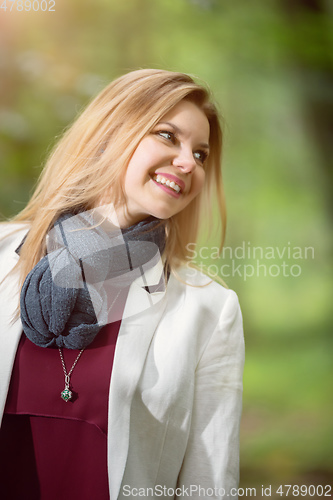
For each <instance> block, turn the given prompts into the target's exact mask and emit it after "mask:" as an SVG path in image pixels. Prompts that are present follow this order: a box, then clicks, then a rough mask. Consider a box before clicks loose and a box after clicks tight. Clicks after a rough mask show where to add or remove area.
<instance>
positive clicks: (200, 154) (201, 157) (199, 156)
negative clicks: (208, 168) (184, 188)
mask: <svg viewBox="0 0 333 500" xmlns="http://www.w3.org/2000/svg"><path fill="white" fill-rule="evenodd" d="M194 158H195V159H196V160H198V161H199V162H200V163H201V164H202V165H203V164H204V163H205V161H206V160H207V158H208V153H206V151H195V152H194Z"/></svg>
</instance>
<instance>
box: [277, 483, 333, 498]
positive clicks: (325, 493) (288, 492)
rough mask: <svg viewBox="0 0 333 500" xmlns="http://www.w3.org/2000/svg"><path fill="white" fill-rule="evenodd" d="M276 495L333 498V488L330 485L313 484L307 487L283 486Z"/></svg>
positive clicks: (303, 485)
mask: <svg viewBox="0 0 333 500" xmlns="http://www.w3.org/2000/svg"><path fill="white" fill-rule="evenodd" d="M276 493H277V494H278V495H280V496H281V497H288V496H290V497H299V496H300V497H305V496H309V497H316V498H317V497H331V496H332V486H331V485H329V484H326V485H321V484H317V485H316V486H315V485H313V484H310V485H307V484H302V485H297V484H283V485H282V484H281V485H280V486H279V487H278V488H277V490H276Z"/></svg>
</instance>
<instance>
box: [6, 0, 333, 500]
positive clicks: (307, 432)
mask: <svg viewBox="0 0 333 500" xmlns="http://www.w3.org/2000/svg"><path fill="white" fill-rule="evenodd" d="M1 2H2V0H1ZM1 2H0V3H1ZM39 3H40V6H41V2H39ZM53 4H54V7H53V9H54V11H52V12H51V11H49V10H47V11H45V12H42V11H41V10H39V11H37V6H38V5H39V4H38V3H35V4H34V6H35V11H34V10H32V9H31V10H30V11H27V10H26V9H28V6H29V2H28V3H25V2H18V0H16V3H15V4H14V2H10V1H9V0H7V2H4V3H2V4H1V7H0V74H1V77H0V89H1V91H0V213H1V217H2V218H6V217H10V216H12V215H14V214H15V213H17V212H18V211H20V210H21V209H22V208H23V207H24V205H25V203H26V202H27V200H28V198H29V196H30V194H31V190H32V187H33V185H34V182H35V181H36V178H37V176H38V174H39V172H40V169H41V165H42V164H43V161H44V160H45V158H46V156H47V151H48V150H49V148H50V146H51V145H52V144H54V142H55V140H56V137H57V136H59V135H60V134H61V132H62V130H63V129H64V127H65V126H67V125H68V124H69V123H70V122H71V121H72V120H73V119H74V118H75V116H76V115H77V113H78V112H79V111H80V109H82V107H83V106H85V105H86V104H87V102H88V101H89V100H90V99H91V97H92V96H94V95H96V93H98V91H99V90H101V89H102V88H103V87H104V86H105V85H106V84H107V83H108V82H109V81H110V80H112V79H113V78H115V77H117V76H120V75H121V74H123V73H125V72H127V71H129V70H132V69H137V68H140V67H143V68H146V67H156V68H163V69H170V70H179V71H183V72H187V73H190V74H193V75H197V76H198V77H199V78H200V79H202V80H204V81H207V82H208V83H209V85H210V86H211V88H212V89H213V92H214V95H215V97H216V100H217V101H218V103H219V104H220V109H221V112H222V114H223V116H224V119H225V149H224V164H223V169H224V179H225V189H226V197H227V206H228V230H227V239H226V247H227V249H226V252H225V255H224V257H223V256H222V257H221V258H219V259H218V260H216V259H215V260H214V258H213V257H214V255H213V254H214V246H216V244H217V240H216V238H214V236H213V237H212V238H211V239H210V240H206V239H202V242H203V243H202V245H203V247H204V248H203V251H202V253H201V256H200V255H198V256H197V257H196V259H195V260H196V262H197V264H199V263H200V262H202V263H203V264H204V265H205V266H211V267H210V271H211V272H212V273H219V274H220V275H222V277H224V280H225V281H226V283H227V284H228V286H229V287H230V288H233V289H235V290H236V292H237V293H238V295H239V298H240V302H241V306H242V310H243V316H244V326H245V338H246V348H247V362H246V368H245V373H244V410H243V419H242V429H241V487H243V488H244V489H246V488H247V487H252V486H255V487H257V492H256V496H257V497H260V496H262V493H261V485H264V487H268V486H269V485H272V493H271V498H280V495H279V494H278V493H275V490H276V488H277V487H278V486H279V485H280V484H282V485H283V484H291V485H302V484H304V485H310V484H314V485H317V484H323V485H325V484H329V483H331V484H332V482H333V481H332V476H333V452H332V448H333V447H332V435H333V432H332V431H333V425H332V416H333V412H332V407H333V401H332V375H333V373H332V371H333V370H332V291H333V290H332V288H333V287H332V260H331V254H332V246H333V245H332V223H333V197H332V182H333V180H332V179H333V172H332V170H333V169H332V158H333V93H332V89H333V29H332V28H333V22H332V15H333V4H332V3H331V2H329V0H327V1H324V0H262V1H259V0H235V1H230V0H172V1H171V0H126V1H122V2H120V1H119V0H84V1H83V0H71V1H68V0H67V1H65V0H55V1H54V2H49V1H48V2H47V3H46V2H45V1H44V3H43V8H45V6H46V5H47V8H50V7H52V5H53ZM6 5H7V10H5V8H4V6H6ZM10 8H12V11H10ZM207 241H208V242H209V243H207ZM197 250H198V249H197ZM222 266H225V267H222ZM227 266H230V267H227ZM246 266H247V267H246ZM251 266H252V267H251ZM221 268H222V272H221ZM331 493H332V492H331ZM243 496H245V492H244V495H243ZM248 496H249V493H248ZM289 496H291V493H289ZM318 496H320V495H318ZM311 497H312V498H313V495H309V498H311ZM315 497H316V495H315ZM305 498H307V497H305Z"/></svg>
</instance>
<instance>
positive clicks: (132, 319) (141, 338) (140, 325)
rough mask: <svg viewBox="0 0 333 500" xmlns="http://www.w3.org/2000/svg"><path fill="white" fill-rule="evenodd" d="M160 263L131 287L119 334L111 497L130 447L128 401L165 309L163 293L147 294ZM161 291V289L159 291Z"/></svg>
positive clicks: (116, 490) (110, 462)
mask: <svg viewBox="0 0 333 500" xmlns="http://www.w3.org/2000/svg"><path fill="white" fill-rule="evenodd" d="M161 265H162V263H159V264H158V265H157V266H154V268H153V269H151V270H149V271H147V272H145V275H144V276H142V277H140V278H138V279H137V280H136V281H135V282H134V283H133V284H132V286H131V288H130V291H129V295H128V299H127V302H126V307H125V311H124V318H123V320H122V324H121V327H120V330H119V335H118V340H117V345H116V352H115V357H114V362H113V368H112V376H111V384H110V395H109V420H108V469H109V483H110V497H111V498H113V499H115V498H117V497H118V495H119V490H120V487H121V482H122V478H123V475H124V471H125V466H126V459H127V454H128V446H129V431H130V410H131V401H132V398H133V395H134V392H135V389H136V386H137V384H138V381H139V378H140V375H141V372H142V369H143V366H144V363H145V360H146V356H147V351H148V349H149V346H150V343H151V341H152V338H153V335H154V332H155V330H156V327H157V325H158V322H159V320H160V318H161V316H162V314H163V312H164V310H165V307H166V294H165V291H164V292H161V291H160V292H153V293H149V292H148V291H147V289H148V290H153V289H154V287H155V286H156V285H158V283H159V281H160V277H161V272H160V271H161V269H162V272H163V268H161V267H159V266H161ZM158 289H160V287H158Z"/></svg>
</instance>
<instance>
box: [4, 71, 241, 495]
mask: <svg viewBox="0 0 333 500" xmlns="http://www.w3.org/2000/svg"><path fill="white" fill-rule="evenodd" d="M221 145H222V134H221V128H220V124H219V119H218V114H217V111H216V108H215V106H214V105H213V104H212V102H211V100H210V96H209V93H208V91H207V90H206V89H205V88H204V87H203V86H201V85H199V84H197V83H195V82H194V80H193V79H192V78H191V77H190V76H188V75H185V74H182V73H176V72H169V71H162V70H148V69H147V70H139V71H133V72H131V73H128V74H126V75H124V76H122V77H120V78H118V79H117V80H115V81H114V82H112V83H111V84H110V85H109V86H108V87H106V89H105V90H104V91H102V92H101V93H100V94H99V95H98V96H97V97H96V98H95V99H94V100H93V101H92V102H91V104H90V105H89V106H88V107H87V108H86V110H85V111H84V112H83V113H82V114H81V116H80V117H79V118H78V119H77V120H76V122H75V123H74V124H73V125H72V127H71V128H69V129H68V131H67V132H66V133H65V134H64V136H63V138H62V139H61V140H60V142H59V143H58V145H57V147H56V148H55V150H54V152H53V153H52V154H51V156H50V158H49V160H48V161H47V164H46V166H45V168H44V171H43V173H42V175H41V178H40V180H39V183H38V185H37V188H36V190H35V193H34V195H33V196H32V198H31V201H30V202H29V203H28V205H27V207H26V208H25V209H24V210H23V211H22V212H21V213H20V214H19V215H18V216H16V217H15V218H14V219H13V220H12V221H11V222H9V223H8V222H7V223H3V224H2V225H1V226H0V227H1V233H0V235H1V240H0V256H1V259H0V280H1V287H0V318H1V326H0V359H1V361H0V370H1V371H0V376H1V383H0V411H1V415H2V416H3V418H2V426H1V430H0V471H1V472H0V476H1V477H0V490H1V497H2V498H6V499H10V498H13V499H21V498H24V499H25V500H28V499H34V500H35V499H42V500H53V499H54V500H55V499H56V500H59V499H62V500H66V499H71V500H73V499H80V500H88V499H89V500H91V499H92V498H94V499H100V500H104V499H108V498H110V499H111V500H116V499H124V498H134V497H136V496H143V497H148V498H157V497H161V498H188V497H192V498H208V497H209V498H214V499H222V498H229V497H230V496H232V497H234V498H237V485H238V467H239V464H238V455H239V422H240V415H241V394H242V370H243V361H244V352H243V351H244V345H243V330H242V319H241V312H240V308H239V304H238V300H237V296H236V294H235V293H234V292H233V291H232V290H229V289H226V288H224V287H223V286H221V285H220V284H218V283H216V282H214V281H212V280H210V279H209V278H208V277H207V276H205V275H204V274H202V273H200V272H198V271H197V270H195V269H194V268H193V267H190V266H188V265H187V264H188V262H189V260H188V258H189V252H188V250H187V249H188V244H189V243H194V242H196V239H197V235H198V230H199V223H200V215H201V213H202V210H203V209H204V208H205V207H207V206H208V207H209V206H211V202H212V199H213V197H214V196H213V195H215V198H216V199H217V207H218V209H219V211H220V218H221V221H222V224H223V227H222V233H223V234H222V240H223V236H224V228H225V210H224V202H223V191H222V179H221V170H220V156H221ZM201 222H202V223H204V224H205V219H203V220H201ZM191 248H193V247H191Z"/></svg>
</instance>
